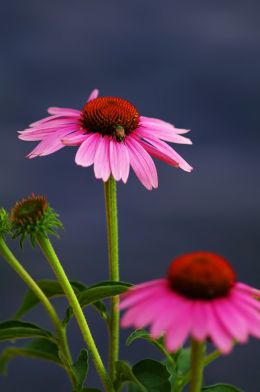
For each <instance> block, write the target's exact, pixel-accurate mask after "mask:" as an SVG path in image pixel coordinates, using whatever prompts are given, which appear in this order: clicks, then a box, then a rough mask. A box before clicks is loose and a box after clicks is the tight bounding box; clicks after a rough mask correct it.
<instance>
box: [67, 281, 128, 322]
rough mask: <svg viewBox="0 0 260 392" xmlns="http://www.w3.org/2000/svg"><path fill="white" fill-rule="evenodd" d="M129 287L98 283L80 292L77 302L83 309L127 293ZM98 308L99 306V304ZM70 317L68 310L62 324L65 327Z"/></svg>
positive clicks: (112, 283) (120, 284)
mask: <svg viewBox="0 0 260 392" xmlns="http://www.w3.org/2000/svg"><path fill="white" fill-rule="evenodd" d="M129 287H131V285H130V284H129V283H124V282H110V281H108V282H100V283H97V284H95V285H93V286H91V287H89V288H87V289H85V290H83V291H81V292H80V293H79V295H78V300H79V303H80V305H81V307H82V308H84V307H85V306H87V305H90V304H96V303H97V301H100V300H102V299H104V298H108V297H113V296H114V295H118V294H121V293H123V292H125V291H127V290H128V288H129ZM98 306H100V304H99V305H98ZM72 316H73V312H72V309H71V308H68V310H67V312H66V317H65V319H64V321H63V324H65V325H66V324H67V323H68V322H69V320H70V318H71V317H72Z"/></svg>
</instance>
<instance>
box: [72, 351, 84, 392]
mask: <svg viewBox="0 0 260 392" xmlns="http://www.w3.org/2000/svg"><path fill="white" fill-rule="evenodd" d="M72 370H73V373H74V375H75V378H76V380H77V390H76V392H81V391H82V387H83V384H84V381H85V379H86V377H87V372H88V352H87V350H85V349H82V350H81V352H80V354H79V357H78V359H77V361H76V362H75V363H74V364H73V366H72Z"/></svg>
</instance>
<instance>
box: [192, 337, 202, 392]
mask: <svg viewBox="0 0 260 392" xmlns="http://www.w3.org/2000/svg"><path fill="white" fill-rule="evenodd" d="M204 353H205V344H204V342H198V341H197V340H195V339H192V343H191V385H190V392H201V387H202V381H203V368H204Z"/></svg>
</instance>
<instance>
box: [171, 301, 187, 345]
mask: <svg viewBox="0 0 260 392" xmlns="http://www.w3.org/2000/svg"><path fill="white" fill-rule="evenodd" d="M191 308H192V303H191V301H185V302H183V306H182V307H181V308H180V310H179V312H178V313H177V312H175V313H174V316H172V317H171V324H170V325H169V326H168V328H167V330H166V347H167V349H168V350H169V351H177V350H178V349H179V348H181V347H182V345H183V344H184V342H185V340H186V339H187V337H188V335H189V333H190V329H191V317H190V311H191Z"/></svg>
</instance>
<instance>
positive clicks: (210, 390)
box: [202, 384, 243, 392]
mask: <svg viewBox="0 0 260 392" xmlns="http://www.w3.org/2000/svg"><path fill="white" fill-rule="evenodd" d="M202 391H203V392H243V391H242V389H238V388H236V387H234V385H230V384H214V385H210V386H207V387H204V388H202Z"/></svg>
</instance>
